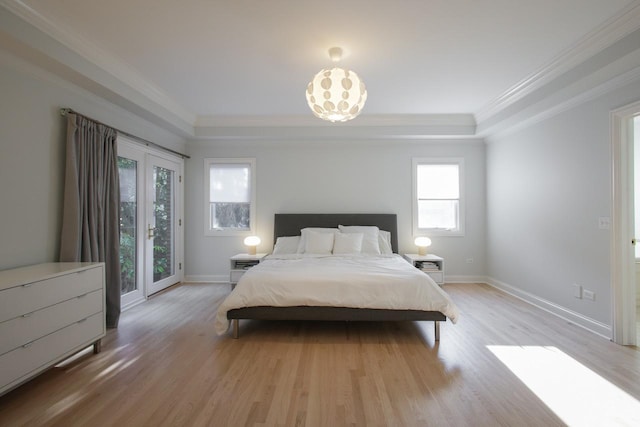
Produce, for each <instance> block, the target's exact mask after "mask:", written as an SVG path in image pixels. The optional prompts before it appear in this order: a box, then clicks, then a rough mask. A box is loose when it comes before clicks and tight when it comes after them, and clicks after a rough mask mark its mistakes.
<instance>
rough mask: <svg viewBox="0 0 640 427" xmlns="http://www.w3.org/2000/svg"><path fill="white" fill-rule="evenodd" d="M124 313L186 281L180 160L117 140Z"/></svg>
mask: <svg viewBox="0 0 640 427" xmlns="http://www.w3.org/2000/svg"><path fill="white" fill-rule="evenodd" d="M118 169H119V175H120V270H121V274H120V276H121V282H122V286H121V305H122V308H123V309H126V308H127V307H129V306H132V305H134V304H137V303H139V302H141V301H144V300H145V299H146V298H147V297H148V296H149V295H151V294H153V293H155V292H158V291H160V290H162V289H164V288H166V287H168V286H171V285H173V284H175V283H177V282H179V281H180V280H182V253H183V252H182V219H181V216H182V182H181V181H182V180H181V175H182V160H181V159H176V158H170V157H168V156H163V155H162V154H160V153H156V152H154V151H151V150H149V149H148V148H146V147H142V146H140V145H139V144H136V143H135V142H132V141H130V140H128V139H127V138H124V137H118Z"/></svg>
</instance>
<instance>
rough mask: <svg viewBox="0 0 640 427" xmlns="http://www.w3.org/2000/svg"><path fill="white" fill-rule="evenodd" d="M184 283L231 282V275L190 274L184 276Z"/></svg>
mask: <svg viewBox="0 0 640 427" xmlns="http://www.w3.org/2000/svg"><path fill="white" fill-rule="evenodd" d="M183 282H184V283H219V284H226V285H228V284H229V275H228V274H226V275H223V274H216V275H194V274H190V275H187V276H185V277H184V281H183Z"/></svg>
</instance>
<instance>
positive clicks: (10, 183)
mask: <svg viewBox="0 0 640 427" xmlns="http://www.w3.org/2000/svg"><path fill="white" fill-rule="evenodd" d="M0 94H2V95H1V96H0V174H1V176H0V200H2V204H1V206H2V207H1V216H0V236H1V237H0V269H6V268H12V267H17V266H22V265H28V264H35V263H40V262H51V261H57V260H58V247H59V233H60V226H61V218H62V195H63V185H64V152H65V145H64V144H65V132H66V131H65V126H66V119H65V118H63V117H62V116H60V113H59V109H60V108H61V107H70V108H73V109H74V110H76V111H79V112H81V113H83V114H86V115H88V116H90V117H93V118H95V119H97V120H100V121H103V122H106V123H108V124H110V125H112V126H116V127H118V128H120V129H122V130H124V131H127V132H130V133H133V134H136V135H138V136H141V137H143V138H147V139H150V140H153V141H156V142H158V143H160V144H163V145H165V146H167V147H171V148H174V149H180V150H184V140H183V139H182V138H179V137H177V136H175V135H172V134H170V133H168V132H166V131H164V130H162V129H160V128H158V127H157V126H154V125H152V124H150V123H148V122H146V121H144V120H142V119H139V118H137V117H136V116H134V115H132V114H131V113H128V112H126V111H124V110H122V109H120V108H118V107H116V106H114V105H113V104H110V103H108V102H106V101H104V100H101V99H99V98H97V97H95V96H93V95H91V94H89V93H88V92H86V91H83V90H82V89H79V88H78V87H75V86H72V85H70V84H68V83H66V82H63V81H61V80H59V79H57V78H56V77H54V76H52V75H50V74H48V73H46V72H45V71H42V70H40V69H35V68H34V67H32V66H30V65H27V64H25V63H23V62H22V61H21V60H19V59H17V58H15V57H13V56H11V55H10V54H8V53H6V52H3V51H2V50H0Z"/></svg>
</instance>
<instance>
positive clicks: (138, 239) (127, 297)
mask: <svg viewBox="0 0 640 427" xmlns="http://www.w3.org/2000/svg"><path fill="white" fill-rule="evenodd" d="M143 160H144V155H143V153H141V152H139V151H136V150H132V149H130V148H128V147H127V146H125V145H123V144H120V145H119V146H118V174H119V178H120V280H121V289H120V297H121V305H122V307H123V308H126V307H127V306H130V305H132V304H135V303H136V302H139V301H142V300H143V299H144V291H143V289H142V288H143V286H142V283H143V281H142V269H143V263H142V259H143V252H142V251H143V241H142V236H141V235H140V232H139V230H140V224H142V222H141V221H142V216H143V214H144V211H143V206H142V204H141V203H140V201H141V200H143V199H142V198H141V197H140V196H141V195H140V193H141V191H140V190H141V189H142V188H143V186H142V178H143V177H142V173H141V171H144V169H141V168H142V164H143Z"/></svg>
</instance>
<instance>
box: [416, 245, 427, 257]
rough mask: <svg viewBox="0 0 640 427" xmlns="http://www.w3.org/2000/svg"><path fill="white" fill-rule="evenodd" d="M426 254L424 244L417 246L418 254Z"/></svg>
mask: <svg viewBox="0 0 640 427" xmlns="http://www.w3.org/2000/svg"><path fill="white" fill-rule="evenodd" d="M426 254H427V247H426V246H418V255H420V256H425V255H426Z"/></svg>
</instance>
